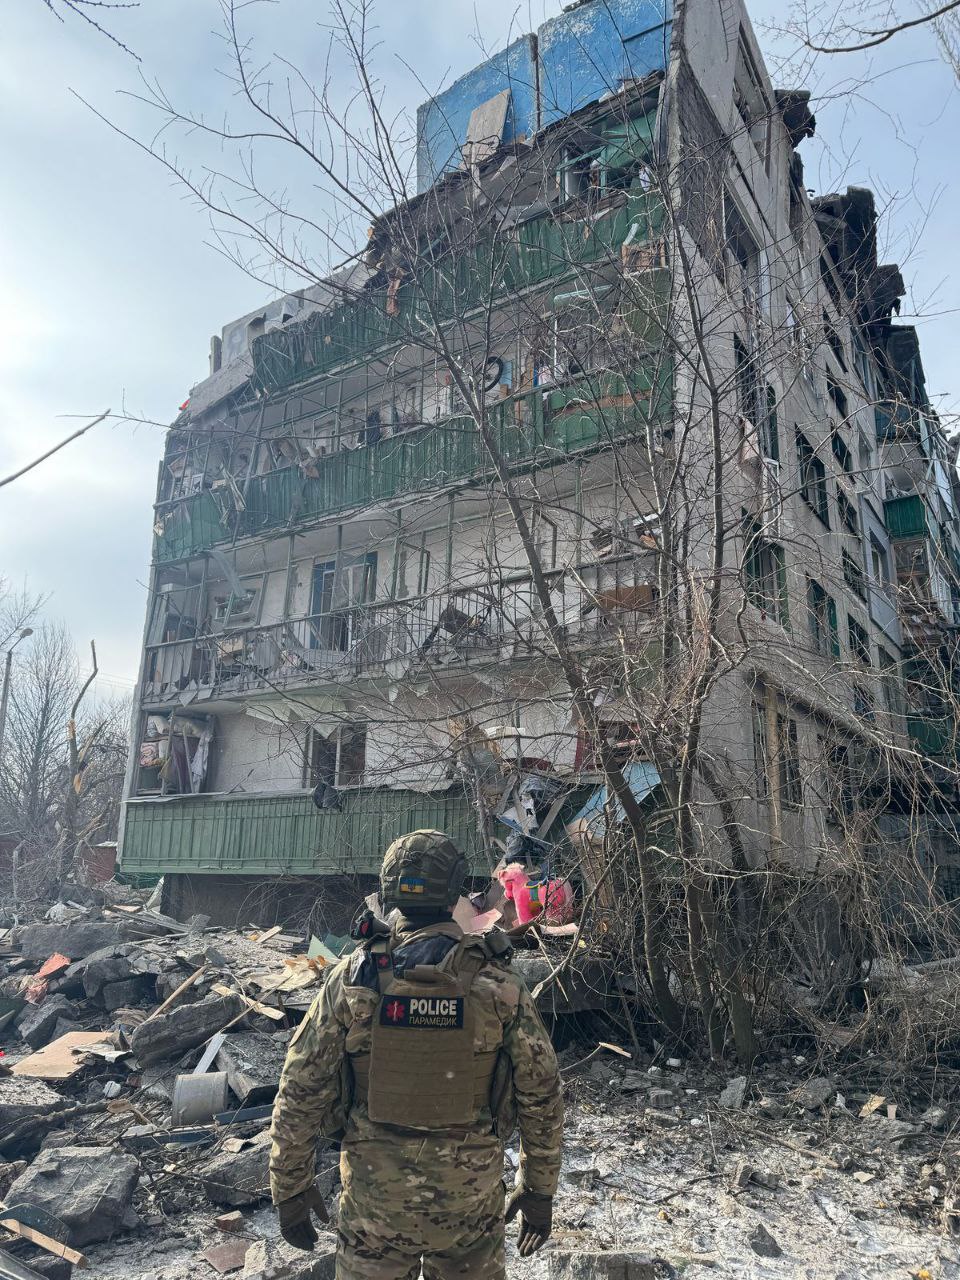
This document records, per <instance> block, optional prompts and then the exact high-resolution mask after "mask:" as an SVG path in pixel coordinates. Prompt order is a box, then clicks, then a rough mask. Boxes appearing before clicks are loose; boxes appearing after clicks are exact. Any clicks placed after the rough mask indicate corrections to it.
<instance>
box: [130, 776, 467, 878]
mask: <svg viewBox="0 0 960 1280" xmlns="http://www.w3.org/2000/svg"><path fill="white" fill-rule="evenodd" d="M340 802H341V806H342V807H341V809H340V810H335V809H325V810H318V809H317V808H316V807H315V806H314V803H313V800H312V799H311V797H310V795H309V794H307V793H305V792H294V793H292V794H291V793H287V794H282V793H281V794H276V795H257V796H249V795H220V794H215V795H194V796H171V797H169V798H166V799H163V800H129V801H127V805H126V820H125V827H124V834H123V846H122V849H121V864H122V868H123V871H124V872H126V873H128V874H152V875H157V874H161V875H162V874H165V873H173V872H184V873H190V874H207V875H213V874H220V875H224V874H229V875H305V876H309V875H336V874H338V873H344V872H346V873H350V872H352V873H368V874H374V873H376V872H378V871H379V869H380V863H381V860H382V858H383V852H384V850H385V849H386V847H387V845H388V844H389V843H390V842H391V840H393V839H395V838H396V837H397V836H398V835H401V834H402V833H403V832H404V831H416V830H419V829H421V828H427V827H429V828H434V829H438V830H440V831H447V832H449V834H450V835H451V836H453V838H454V840H456V842H457V843H458V845H459V846H460V847H461V848H462V849H463V850H464V851H465V852H466V853H467V855H468V857H469V858H470V860H471V863H472V864H473V865H474V866H475V867H476V869H477V870H478V871H481V870H485V869H486V867H485V861H484V858H483V854H482V851H481V848H480V843H479V836H478V824H477V817H476V812H475V810H474V808H473V805H472V802H471V801H470V800H469V799H468V798H467V797H466V796H465V795H464V794H463V792H462V791H459V790H457V789H456V788H451V789H450V790H448V791H441V792H432V793H421V792H417V791H400V790H391V789H388V788H373V787H366V788H357V789H355V790H346V791H342V792H341V793H340Z"/></svg>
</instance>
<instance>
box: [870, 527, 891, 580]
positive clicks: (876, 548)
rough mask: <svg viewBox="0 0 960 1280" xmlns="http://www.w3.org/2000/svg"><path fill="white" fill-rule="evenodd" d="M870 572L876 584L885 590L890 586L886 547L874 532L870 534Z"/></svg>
mask: <svg viewBox="0 0 960 1280" xmlns="http://www.w3.org/2000/svg"><path fill="white" fill-rule="evenodd" d="M870 572H871V573H872V574H873V580H874V582H876V584H877V586H878V587H880V588H881V590H883V591H886V589H887V588H888V587H889V586H890V561H889V559H888V557H887V549H886V547H885V546H884V545H883V543H882V542H881V541H880V540H879V538H877V537H876V536H875V535H874V534H871V535H870Z"/></svg>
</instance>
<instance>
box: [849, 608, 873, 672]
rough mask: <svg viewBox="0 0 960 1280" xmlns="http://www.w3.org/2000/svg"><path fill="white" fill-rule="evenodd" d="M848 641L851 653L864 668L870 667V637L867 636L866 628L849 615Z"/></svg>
mask: <svg viewBox="0 0 960 1280" xmlns="http://www.w3.org/2000/svg"><path fill="white" fill-rule="evenodd" d="M847 639H848V641H849V644H850V652H851V654H852V655H853V656H854V657H855V658H856V659H857V661H858V662H862V663H863V665H864V666H866V667H869V666H870V637H869V636H868V635H867V629H866V627H863V626H861V625H860V623H859V622H857V620H856V618H854V617H853V615H852V614H848V615H847Z"/></svg>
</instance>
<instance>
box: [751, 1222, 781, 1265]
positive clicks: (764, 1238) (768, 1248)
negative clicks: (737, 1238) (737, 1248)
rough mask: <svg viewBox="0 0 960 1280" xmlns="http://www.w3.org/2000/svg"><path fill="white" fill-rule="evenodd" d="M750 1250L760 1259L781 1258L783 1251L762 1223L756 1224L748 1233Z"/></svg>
mask: <svg viewBox="0 0 960 1280" xmlns="http://www.w3.org/2000/svg"><path fill="white" fill-rule="evenodd" d="M750 1248H751V1249H752V1250H753V1252H754V1253H755V1254H757V1255H758V1257H761V1258H782V1257H783V1250H782V1249H781V1248H780V1246H779V1245H778V1244H777V1242H776V1240H774V1238H773V1236H772V1235H771V1234H770V1232H769V1231H768V1230H767V1228H766V1227H765V1226H764V1225H763V1223H762V1222H758V1223H757V1225H756V1226H755V1227H754V1229H753V1231H752V1232H751V1233H750Z"/></svg>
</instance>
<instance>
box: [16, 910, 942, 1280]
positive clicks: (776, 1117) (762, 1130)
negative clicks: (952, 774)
mask: <svg viewBox="0 0 960 1280" xmlns="http://www.w3.org/2000/svg"><path fill="white" fill-rule="evenodd" d="M121 906H122V908H123V910H120V909H119V908H120V907H121ZM71 911H73V908H71ZM263 932H264V931H263V930H261V929H258V928H257V927H256V926H255V925H251V926H250V927H249V928H248V929H245V930H243V931H237V930H232V931H231V930H224V929H212V928H210V927H209V925H208V924H206V922H204V921H202V920H199V921H194V922H193V924H192V925H190V926H189V927H188V926H184V925H181V924H179V923H178V922H176V921H170V920H169V918H167V917H165V916H162V915H159V914H158V913H156V912H154V911H151V910H150V909H149V908H147V907H146V906H145V904H144V901H143V897H142V895H139V894H137V893H135V892H134V891H133V890H123V889H121V888H120V887H119V886H107V888H106V890H105V900H104V902H103V903H102V904H100V905H91V906H88V907H85V908H83V909H82V910H81V909H77V913H76V914H74V916H73V918H71V919H67V920H62V921H60V922H59V923H56V924H50V923H47V922H44V923H41V924H39V925H28V926H26V927H25V928H21V929H19V930H18V929H14V930H13V931H12V937H11V945H10V947H9V949H8V950H7V952H6V953H4V954H0V994H2V995H3V997H4V998H5V999H7V1000H9V1001H12V1002H14V1004H15V1006H16V1011H15V1017H14V1018H11V1019H8V1021H7V1024H6V1026H4V1027H3V1028H2V1030H0V1047H2V1048H3V1050H4V1054H5V1056H4V1057H3V1058H2V1059H0V1157H2V1161H3V1162H0V1199H2V1200H3V1202H4V1203H5V1204H7V1205H9V1206H12V1207H14V1208H15V1209H16V1210H17V1211H18V1212H19V1213H21V1214H22V1215H23V1216H25V1217H32V1216H33V1215H37V1216H36V1217H34V1218H33V1220H34V1222H42V1223H43V1224H44V1226H43V1227H41V1228H39V1230H40V1236H41V1237H43V1238H46V1239H47V1241H48V1246H47V1247H46V1248H44V1247H41V1245H39V1244H37V1243H35V1242H34V1240H33V1239H26V1238H21V1239H18V1238H16V1237H15V1235H14V1234H13V1232H12V1231H7V1230H4V1229H3V1228H2V1227H0V1262H2V1259H3V1255H8V1256H9V1257H12V1258H15V1260H16V1261H17V1262H19V1263H21V1264H23V1265H25V1266H27V1267H29V1268H31V1269H32V1270H33V1272H34V1273H35V1274H38V1275H45V1276H53V1277H57V1276H59V1277H61V1280H67V1278H68V1277H69V1275H70V1273H71V1271H72V1266H71V1262H70V1260H69V1258H67V1259H64V1258H58V1257H55V1256H54V1254H53V1253H51V1252H50V1245H51V1242H52V1247H53V1249H54V1250H56V1249H58V1248H59V1249H60V1250H61V1251H63V1250H70V1251H71V1254H70V1256H71V1257H77V1258H80V1257H82V1256H84V1255H85V1259H84V1260H85V1262H86V1264H87V1274H91V1275H92V1276H93V1277H95V1278H96V1280H184V1277H187V1276H198V1277H204V1276H208V1277H210V1278H211V1280H214V1278H215V1277H216V1276H218V1275H227V1276H231V1277H235V1278H236V1280H244V1278H246V1280H333V1275H334V1245H335V1237H334V1235H333V1234H332V1232H328V1233H326V1234H322V1235H321V1238H320V1241H319V1243H318V1246H317V1249H316V1250H315V1252H314V1253H313V1254H309V1255H307V1254H300V1253H298V1252H297V1251H296V1250H293V1249H291V1248H290V1247H289V1246H287V1245H286V1244H285V1243H284V1242H283V1241H281V1240H280V1239H279V1238H278V1228H277V1222H276V1217H275V1215H274V1213H273V1210H272V1208H271V1207H270V1204H269V1192H268V1159H269V1136H268V1129H269V1119H270V1103H271V1100H272V1098H273V1095H274V1093H275V1090H276V1087H277V1083H278V1080H279V1074H280V1070H281V1067H282V1063H283V1059H284V1056H285V1052H286V1048H287V1045H288V1043H289V1039H290V1036H291V1034H292V1032H293V1030H294V1028H295V1027H296V1026H297V1025H298V1023H299V1021H300V1019H301V1018H302V1016H303V1014H304V1013H305V1011H306V1010H307V1009H308V1008H309V1006H310V1004H311V1003H312V1001H313V1000H314V998H315V997H316V994H317V992H318V990H319V989H320V987H321V985H322V982H323V979H324V974H325V969H326V966H327V963H329V961H325V960H324V959H323V958H322V957H321V958H310V957H309V956H308V955H307V951H308V949H309V947H308V943H309V939H307V938H304V937H301V936H298V935H294V934H285V933H283V932H279V933H278V932H276V931H267V932H268V936H266V937H265V938H264V940H263V941H261V935H262V934H263ZM24 939H27V941H28V946H27V947H26V949H24V947H23V946H22V942H23V940H24ZM47 947H49V951H48V952H47V953H46V954H40V952H42V951H43V950H44V948H47ZM78 952H83V954H76V953H78ZM58 957H60V958H58ZM63 957H66V959H63ZM543 963H544V962H543V959H542V957H541V956H539V955H538V954H537V953H535V952H533V953H530V952H528V953H526V955H521V956H520V959H519V964H518V968H520V969H523V968H524V967H526V969H527V970H528V971H529V974H530V977H531V981H534V982H535V981H539V979H540V977H541V976H542V972H543ZM42 969H45V970H46V971H45V973H44V975H43V977H42V979H41V978H40V976H39V974H40V971H41V970H42ZM592 981H593V979H592V978H591V982H592ZM585 985H586V984H585ZM27 991H29V994H30V996H31V999H30V1000H26V998H25V995H24V993H25V992H27ZM18 1001H19V1002H20V1003H19V1004H17V1002H18ZM568 1007H569V1008H571V1009H575V1008H576V1007H577V1002H576V999H574V1000H572V1001H571V1002H570V1003H569V1006H568ZM578 1026H579V1024H578V1023H577V1022H576V1021H575V1020H574V1021H572V1022H571V1027H573V1028H576V1027H578ZM569 1033H570V1028H569V1027H568V1029H567V1032H566V1033H565V1035H566V1036H567V1039H566V1040H561V1041H560V1042H561V1043H567V1047H566V1048H565V1049H564V1050H563V1052H562V1053H561V1065H562V1068H563V1078H564V1083H565V1092H566V1100H567V1107H568V1116H569V1123H568V1134H567V1142H566V1149H565V1152H564V1165H563V1171H562V1174H561V1182H560V1189H559V1193H558V1196H557V1200H556V1204H555V1211H554V1236H553V1240H552V1241H551V1243H550V1245H549V1246H548V1247H547V1249H546V1250H544V1251H543V1252H542V1253H541V1254H540V1255H538V1256H536V1257H534V1258H531V1259H520V1258H518V1257H517V1256H516V1249H515V1244H514V1242H513V1234H514V1233H513V1232H512V1231H511V1232H510V1233H509V1238H508V1269H509V1274H510V1275H511V1277H513V1276H516V1277H518V1280H588V1277H589V1280H594V1278H595V1277H597V1278H599V1280H670V1277H673V1276H675V1275H677V1276H679V1275H682V1276H683V1277H684V1280H718V1278H719V1280H723V1278H724V1277H730V1280H733V1277H737V1278H738V1280H739V1277H742V1276H760V1275H770V1276H772V1275H774V1274H782V1275H784V1276H785V1277H793V1276H794V1275H801V1274H804V1273H805V1272H806V1271H809V1272H811V1273H812V1274H817V1275H820V1274H823V1275H825V1276H836V1277H839V1276H846V1277H851V1276H854V1275H856V1276H857V1277H858V1280H860V1278H861V1277H867V1278H868V1280H873V1278H874V1277H876V1278H877V1280H879V1278H880V1277H881V1276H882V1277H883V1280H888V1277H890V1276H902V1277H904V1280H907V1278H908V1277H909V1276H910V1275H914V1276H917V1275H922V1274H924V1272H925V1270H926V1272H928V1273H929V1274H930V1275H931V1276H936V1277H937V1280H960V1251H958V1249H957V1247H956V1246H955V1245H954V1243H953V1232H954V1231H955V1230H956V1229H957V1228H958V1226H960V1201H958V1199H957V1198H956V1196H955V1193H954V1191H953V1187H954V1185H955V1183H956V1180H957V1178H958V1176H960V1144H958V1142H957V1139H956V1136H955V1135H956V1132H957V1123H958V1118H960V1107H958V1100H957V1097H956V1096H955V1094H954V1092H952V1085H951V1084H949V1083H948V1084H947V1085H946V1087H943V1088H941V1089H940V1090H939V1092H935V1091H934V1090H932V1089H931V1088H930V1087H929V1086H928V1085H927V1084H926V1083H924V1082H918V1084H917V1085H916V1087H907V1086H906V1085H904V1084H902V1083H901V1084H900V1085H899V1086H896V1085H894V1084H893V1083H892V1082H891V1080H890V1079H889V1073H885V1071H884V1068H883V1067H882V1064H878V1065H877V1067H876V1069H875V1070H874V1071H873V1074H871V1069H870V1068H869V1067H866V1068H865V1067H862V1066H861V1068H859V1074H857V1073H853V1075H845V1071H846V1068H845V1067H844V1066H843V1064H842V1063H840V1062H830V1063H829V1064H826V1065H820V1066H818V1068H817V1069H814V1068H813V1067H812V1066H810V1067H808V1066H807V1065H806V1063H804V1062H803V1061H802V1059H801V1060H798V1061H795V1060H794V1058H793V1057H792V1056H790V1055H789V1054H788V1055H786V1056H785V1058H784V1059H783V1061H771V1062H767V1063H766V1064H763V1065H759V1066H757V1067H755V1069H754V1070H753V1072H752V1073H751V1074H749V1075H745V1074H742V1073H738V1072H730V1073H729V1075H724V1074H722V1073H721V1072H719V1071H718V1070H717V1069H716V1068H715V1067H711V1066H709V1065H707V1064H699V1065H698V1064H697V1063H696V1062H694V1061H686V1060H684V1059H681V1058H678V1057H669V1058H668V1057H667V1056H666V1055H665V1054H664V1053H663V1052H662V1051H659V1050H658V1049H657V1047H656V1046H655V1045H654V1044H653V1042H652V1041H651V1042H649V1043H646V1042H645V1043H643V1044H642V1045H638V1044H637V1043H636V1042H634V1041H633V1040H632V1039H631V1040H630V1042H629V1043H628V1044H626V1045H621V1044H619V1043H618V1044H614V1043H612V1042H611V1041H610V1036H611V1035H612V1033H608V1036H607V1038H606V1039H604V1040H601V1042H600V1043H598V1042H597V1041H596V1040H593V1041H587V1042H584V1040H583V1039H582V1036H583V1034H584V1032H583V1031H582V1029H581V1030H580V1031H578V1032H577V1035H576V1036H575V1037H574V1040H573V1041H572V1042H570V1041H569ZM198 1073H199V1074H198ZM184 1080H186V1081H187V1082H188V1083H189V1082H190V1081H191V1080H193V1081H194V1082H196V1083H195V1085H194V1088H195V1090H196V1089H197V1088H198V1089H199V1093H200V1095H201V1096H208V1097H209V1098H214V1097H219V1098H220V1099H221V1103H220V1104H219V1105H221V1106H222V1107H223V1109H222V1110H216V1111H215V1113H209V1112H208V1113H207V1114H202V1115H201V1118H200V1119H198V1120H191V1121H190V1123H184V1124H183V1125H181V1126H180V1127H178V1126H177V1125H176V1124H174V1121H173V1097H174V1094H175V1093H176V1092H177V1089H178V1081H179V1082H181V1090H182V1088H183V1086H182V1082H183V1081H184ZM221 1081H222V1083H219V1082H221ZM215 1083H216V1084H218V1088H216V1089H213V1088H210V1089H205V1087H204V1086H205V1084H207V1085H213V1084H215ZM223 1098H226V1102H222V1099H223ZM201 1110H202V1109H201ZM517 1162H518V1153H517V1150H516V1148H515V1146H513V1145H511V1147H510V1148H509V1149H508V1151H507V1158H506V1164H505V1169H504V1174H505V1178H506V1180H507V1181H508V1182H510V1181H512V1180H513V1178H514V1176H515V1172H516V1168H517ZM318 1171H319V1172H318V1178H317V1182H318V1186H319V1188H320V1190H321V1193H322V1194H323V1196H324V1198H325V1200H326V1202H327V1204H328V1206H329V1208H330V1211H331V1216H332V1219H333V1222H334V1224H335V1221H336V1209H337V1200H338V1193H339V1170H338V1166H337V1158H336V1154H335V1153H334V1152H332V1151H329V1150H327V1149H326V1148H321V1149H320V1150H319V1151H318ZM13 1225H14V1227H15V1228H16V1227H17V1224H16V1222H15V1223H14V1224H13ZM19 1228H20V1229H23V1230H25V1231H28V1232H29V1231H31V1230H34V1228H32V1227H31V1225H30V1223H24V1222H22V1221H20V1222H19ZM34 1234H35V1232H34ZM57 1241H60V1242H61V1243H60V1244H58V1243H57ZM764 1268H766V1269H767V1270H764Z"/></svg>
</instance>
